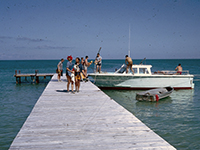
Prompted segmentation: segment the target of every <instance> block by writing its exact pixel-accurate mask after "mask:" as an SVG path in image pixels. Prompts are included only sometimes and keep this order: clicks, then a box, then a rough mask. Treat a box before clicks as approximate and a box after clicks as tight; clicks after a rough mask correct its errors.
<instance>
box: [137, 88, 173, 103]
mask: <svg viewBox="0 0 200 150" xmlns="http://www.w3.org/2000/svg"><path fill="white" fill-rule="evenodd" d="M173 91H174V89H173V88H172V87H164V88H157V89H152V90H148V91H143V92H140V93H137V94H136V100H138V101H150V102H154V101H159V100H160V99H163V98H166V97H168V96H170V95H171V93H172V92H173Z"/></svg>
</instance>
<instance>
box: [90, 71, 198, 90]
mask: <svg viewBox="0 0 200 150" xmlns="http://www.w3.org/2000/svg"><path fill="white" fill-rule="evenodd" d="M90 76H91V77H92V78H93V80H94V83H95V84H96V85H97V86H98V87H99V88H101V89H120V90H148V89H154V88H159V87H167V86H171V87H173V88H174V89H193V88H194V84H193V75H149V76H135V75H131V74H127V75H120V74H119V75H118V74H113V75H112V74H107V75H106V74H93V75H92V74H90Z"/></svg>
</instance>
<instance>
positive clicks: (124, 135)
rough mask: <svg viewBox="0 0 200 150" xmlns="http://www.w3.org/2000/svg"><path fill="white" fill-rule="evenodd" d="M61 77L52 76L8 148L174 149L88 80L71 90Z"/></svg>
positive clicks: (74, 149) (45, 149)
mask: <svg viewBox="0 0 200 150" xmlns="http://www.w3.org/2000/svg"><path fill="white" fill-rule="evenodd" d="M64 80H65V81H63V82H57V76H56V75H54V76H53V78H52V79H51V81H50V82H49V84H48V85H47V87H46V89H45V90H44V92H43V93H42V95H41V97H40V98H39V99H38V101H37V103H36V104H35V107H34V108H33V110H32V112H31V114H30V115H29V117H28V118H27V120H26V122H25V123H24V125H23V126H22V128H21V130H20V131H19V133H18V135H17V136H16V138H15V139H14V141H13V143H12V144H11V147H10V150H16V149H19V150H28V149H31V150H37V149H38V150H55V149H59V150H84V149H85V150H94V149H95V150H110V149H112V150H113V149H115V150H126V149H138V150H139V149H157V150H160V149H169V150H174V149H175V148H174V147H173V146H171V145H170V144H169V143H167V142H166V141H165V140H164V139H162V138H161V137H160V136H158V135H157V134H155V133H154V132H153V131H152V130H151V129H150V128H148V127H147V126H146V125H145V124H143V123H142V122H141V121H140V120H139V119H137V118H136V117H135V116H134V115H133V114H131V113H130V112H129V111H127V110H126V109H125V108H123V107H122V106H120V105H119V104H117V103H116V102H115V101H114V100H112V99H111V98H110V97H108V96H107V95H106V94H104V93H103V92H102V91H101V90H100V89H99V88H97V87H96V86H95V85H93V84H92V83H91V82H87V83H85V82H83V83H81V90H80V92H79V93H75V94H72V93H67V92H66V79H64Z"/></svg>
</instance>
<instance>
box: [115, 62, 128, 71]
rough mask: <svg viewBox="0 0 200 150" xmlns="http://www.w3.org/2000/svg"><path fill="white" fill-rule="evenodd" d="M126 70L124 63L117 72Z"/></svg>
mask: <svg viewBox="0 0 200 150" xmlns="http://www.w3.org/2000/svg"><path fill="white" fill-rule="evenodd" d="M125 71H126V65H125V64H123V65H122V66H121V68H119V69H118V70H117V71H116V72H115V73H124V72H125Z"/></svg>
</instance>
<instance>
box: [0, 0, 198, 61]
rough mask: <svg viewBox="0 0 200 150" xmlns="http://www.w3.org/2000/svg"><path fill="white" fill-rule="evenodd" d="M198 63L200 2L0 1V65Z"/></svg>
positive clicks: (186, 0) (124, 0) (129, 0)
mask: <svg viewBox="0 0 200 150" xmlns="http://www.w3.org/2000/svg"><path fill="white" fill-rule="evenodd" d="M129 25H130V26H131V38H130V48H131V57H132V58H133V59H142V58H144V57H147V58H148V59H182V58H189V59H190V58H200V1H199V0H26V1H25V0H1V1H0V29H1V32H0V60H18V59H22V60H23V59H60V58H66V56H67V55H72V56H73V57H77V56H79V57H81V56H85V55H88V56H89V58H94V57H95V56H96V53H97V51H98V49H99V47H102V50H101V56H102V57H103V58H104V59H124V56H125V55H126V54H127V53H128V47H129Z"/></svg>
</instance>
